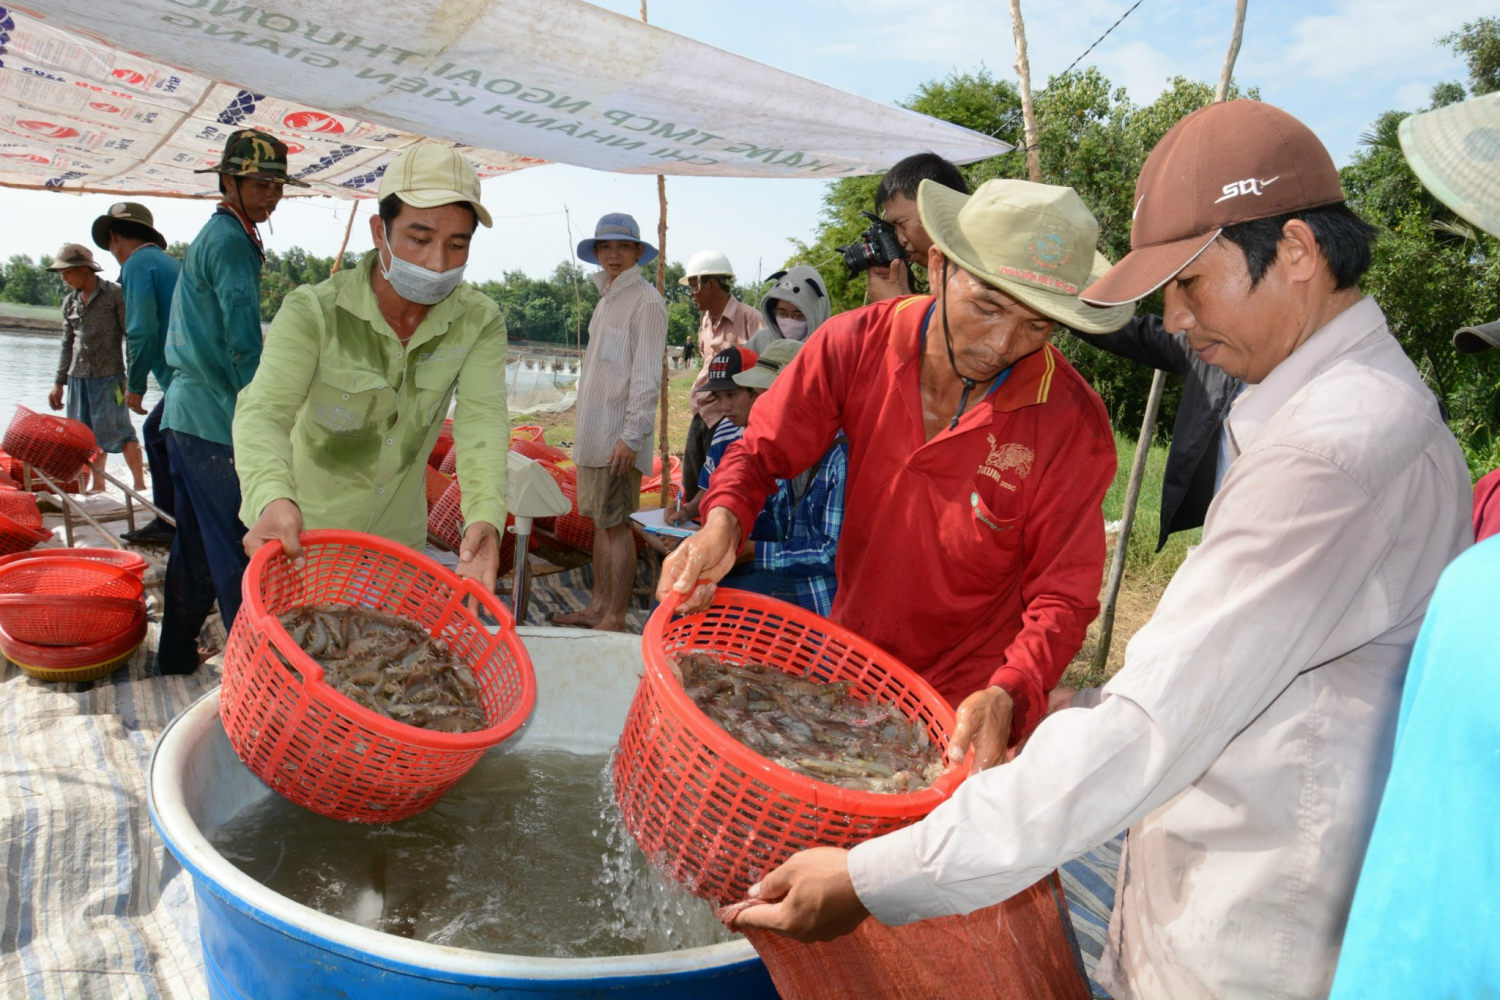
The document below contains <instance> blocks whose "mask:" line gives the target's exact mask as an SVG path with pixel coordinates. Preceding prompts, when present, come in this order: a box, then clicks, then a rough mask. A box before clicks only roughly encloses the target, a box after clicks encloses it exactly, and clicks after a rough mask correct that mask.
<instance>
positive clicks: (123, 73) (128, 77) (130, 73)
mask: <svg viewBox="0 0 1500 1000" xmlns="http://www.w3.org/2000/svg"><path fill="white" fill-rule="evenodd" d="M110 76H112V77H114V78H115V79H116V80H124V81H125V82H126V83H130V84H135V85H137V86H139V85H140V84H143V83H145V82H146V74H145V73H138V72H136V71H135V70H133V69H124V68H121V69H117V70H115V71H114V72H113V73H111V74H110Z"/></svg>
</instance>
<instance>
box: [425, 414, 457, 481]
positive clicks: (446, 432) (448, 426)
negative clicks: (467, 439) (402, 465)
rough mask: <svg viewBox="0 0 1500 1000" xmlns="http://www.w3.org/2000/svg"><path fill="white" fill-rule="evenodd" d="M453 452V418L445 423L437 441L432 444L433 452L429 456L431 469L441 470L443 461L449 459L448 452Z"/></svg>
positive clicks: (428, 460) (428, 462) (428, 461)
mask: <svg viewBox="0 0 1500 1000" xmlns="http://www.w3.org/2000/svg"><path fill="white" fill-rule="evenodd" d="M452 450H453V418H452V417H449V418H448V419H447V420H444V421H443V429H442V430H440V431H438V436H437V440H436V441H434V442H433V443H432V451H431V452H430V453H429V454H428V456H427V464H428V466H429V467H431V468H434V469H437V468H441V466H442V464H443V459H445V458H447V457H448V452H450V451H452Z"/></svg>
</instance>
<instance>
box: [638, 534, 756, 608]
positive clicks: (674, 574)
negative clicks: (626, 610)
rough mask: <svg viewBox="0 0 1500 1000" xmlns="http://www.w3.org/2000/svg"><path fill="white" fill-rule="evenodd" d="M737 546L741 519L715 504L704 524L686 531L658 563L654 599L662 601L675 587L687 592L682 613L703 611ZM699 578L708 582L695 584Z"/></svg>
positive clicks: (728, 566) (732, 564)
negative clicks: (658, 570)
mask: <svg viewBox="0 0 1500 1000" xmlns="http://www.w3.org/2000/svg"><path fill="white" fill-rule="evenodd" d="M739 549H740V519H739V518H737V517H735V516H734V515H733V514H731V513H730V512H729V511H728V510H727V509H725V508H723V507H715V508H714V509H713V510H711V511H709V512H708V520H707V521H705V522H704V524H703V528H702V529H701V530H699V531H695V532H693V533H692V534H691V535H689V536H688V537H687V539H686V540H685V541H684V542H683V543H682V545H680V546H679V547H678V549H677V551H676V552H673V553H672V554H671V555H670V556H668V557H667V559H666V561H665V562H663V563H662V564H661V581H660V582H659V583H658V584H657V585H656V599H657V600H659V601H664V600H666V598H667V595H668V594H670V593H672V591H674V590H675V591H676V592H677V593H679V594H684V595H687V596H686V597H685V598H684V600H683V602H682V605H681V607H680V609H679V610H681V612H682V613H683V614H692V613H693V612H694V611H702V610H703V609H704V608H706V607H708V602H709V601H711V600H713V597H714V587H713V585H714V584H716V583H718V582H719V581H720V580H722V579H724V575H725V574H726V573H728V572H729V571H730V570H732V569H734V561H735V557H736V556H737V555H738V554H739ZM699 580H708V581H710V582H709V583H707V584H705V585H704V586H701V587H698V586H697V584H698V581H699ZM695 587H697V589H696V590H695V589H694V588H695Z"/></svg>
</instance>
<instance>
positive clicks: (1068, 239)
mask: <svg viewBox="0 0 1500 1000" xmlns="http://www.w3.org/2000/svg"><path fill="white" fill-rule="evenodd" d="M917 211H918V212H919V213H920V214H921V217H922V226H923V227H924V228H925V229H926V230H927V235H929V236H931V237H932V242H933V243H934V244H935V245H936V246H937V248H938V249H939V250H941V251H942V252H943V254H944V255H946V256H947V257H948V259H949V260H951V261H953V263H954V264H957V265H958V266H959V267H961V268H963V269H964V270H965V271H968V272H969V273H970V274H972V275H974V277H976V278H978V279H979V280H980V281H982V282H984V283H985V284H987V285H991V286H993V287H994V288H998V289H999V290H1000V291H1002V292H1004V293H1005V294H1006V295H1009V296H1010V297H1011V298H1013V299H1016V300H1017V301H1019V302H1021V303H1022V304H1024V305H1027V306H1030V307H1031V308H1032V309H1035V310H1036V311H1037V312H1039V313H1041V314H1042V315H1043V316H1046V317H1047V318H1048V319H1051V320H1055V321H1056V322H1058V323H1061V324H1062V325H1063V326H1066V327H1068V328H1069V329H1070V330H1076V331H1078V332H1079V333H1112V332H1114V331H1115V330H1118V329H1119V328H1120V327H1122V326H1124V325H1125V324H1126V323H1128V322H1129V321H1130V318H1131V317H1132V316H1133V315H1135V304H1134V303H1127V304H1125V305H1119V306H1109V307H1103V308H1101V307H1099V306H1091V305H1088V304H1087V303H1085V302H1083V301H1082V300H1081V299H1079V297H1078V293H1079V292H1081V291H1082V290H1083V289H1084V288H1086V287H1088V286H1089V285H1090V284H1091V283H1093V282H1094V281H1096V280H1097V279H1098V278H1100V277H1101V276H1102V275H1103V274H1104V272H1105V271H1108V270H1109V268H1110V262H1109V259H1108V258H1106V257H1105V256H1104V254H1102V253H1100V252H1099V249H1098V242H1099V223H1098V222H1097V221H1096V220H1095V219H1094V214H1093V213H1092V212H1090V211H1089V210H1088V207H1087V206H1085V205H1084V203H1083V199H1082V198H1080V197H1078V192H1076V191H1074V190H1073V189H1072V188H1069V187H1056V186H1054V185H1051V184H1034V183H1032V182H1030V181H1019V180H1004V179H997V180H991V181H985V182H984V183H983V184H981V185H980V186H979V188H978V189H977V190H976V191H975V192H974V193H973V194H972V195H966V194H963V193H962V192H959V191H955V190H953V189H952V188H948V187H944V186H943V185H941V184H938V183H935V182H933V181H930V180H926V181H923V182H922V184H921V186H920V187H919V188H917Z"/></svg>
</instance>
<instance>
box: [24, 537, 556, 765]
mask: <svg viewBox="0 0 1500 1000" xmlns="http://www.w3.org/2000/svg"><path fill="white" fill-rule="evenodd" d="M299 537H300V538H301V541H302V546H303V548H304V549H306V548H307V547H308V546H312V545H340V546H344V547H349V548H353V547H358V548H363V549H374V550H376V551H377V552H381V553H383V554H385V555H391V556H395V557H396V558H398V559H402V560H404V561H407V562H409V563H411V564H412V565H414V566H416V567H417V568H418V569H422V570H425V571H427V572H429V573H432V574H433V575H434V576H436V577H438V578H439V579H441V580H442V581H443V582H445V583H448V584H450V585H451V586H452V587H453V589H454V590H455V591H457V592H459V593H461V594H464V595H466V596H472V597H474V598H475V599H477V600H478V601H479V603H480V604H481V605H483V606H484V607H485V609H486V610H488V611H489V612H490V614H491V615H493V616H494V617H495V621H496V622H498V623H499V626H500V630H499V632H497V633H495V634H494V636H493V638H495V639H497V640H499V639H503V638H504V637H505V633H506V630H507V629H509V630H510V631H511V632H512V633H514V632H515V621H514V619H512V618H511V614H510V612H509V611H508V610H507V609H506V607H505V605H503V604H501V603H500V601H499V599H498V598H496V597H495V595H493V594H486V593H485V592H484V588H483V587H481V586H480V585H479V584H477V583H475V582H474V581H473V580H466V579H461V578H460V577H459V576H458V574H456V573H454V572H453V571H452V570H450V569H448V567H446V566H444V565H442V564H441V563H439V562H437V561H435V560H433V559H429V558H428V557H427V556H425V555H423V554H422V553H420V552H418V551H416V550H415V549H412V548H410V547H408V546H405V545H400V544H398V543H396V542H392V541H389V540H388V539H385V538H381V537H380V536H378V535H370V534H366V533H364V532H362V531H349V530H347V529H344V528H314V529H312V530H309V531H304V532H302V534H301V535H300V536H299ZM277 558H285V554H284V552H283V550H282V547H281V543H280V542H279V541H271V542H267V543H266V544H265V545H262V546H261V547H260V549H259V550H258V551H257V552H256V553H255V555H253V556H251V557H250V565H249V566H247V567H246V568H245V575H244V578H243V581H242V583H241V596H242V598H243V601H244V603H243V604H242V605H241V607H240V614H249V615H250V616H251V619H250V620H251V621H252V622H255V623H258V624H259V625H260V626H261V627H263V628H265V629H267V630H274V631H272V635H273V636H274V635H277V634H279V635H281V636H284V637H285V639H286V642H285V643H280V642H274V641H273V642H272V644H273V645H274V646H275V647H276V651H277V652H278V653H280V654H281V655H282V656H283V657H285V658H286V660H287V661H288V663H289V664H290V665H291V666H292V667H294V668H295V669H296V670H297V671H298V672H300V673H301V674H302V675H303V677H304V678H306V683H307V684H309V685H313V686H312V688H311V689H310V690H309V692H308V693H309V695H311V696H312V697H314V698H323V699H327V700H329V701H332V702H333V704H334V706H335V707H337V708H338V710H339V711H340V712H341V713H343V714H344V715H345V716H347V717H349V718H351V719H353V720H354V721H356V722H358V723H359V724H360V725H362V726H364V727H365V728H366V729H368V730H371V731H373V732H376V733H380V734H383V735H387V736H393V737H395V738H398V739H400V740H402V741H404V742H406V743H410V744H412V745H414V746H419V747H422V748H423V749H426V750H453V751H460V750H486V749H489V748H490V747H493V746H498V745H499V744H500V743H503V742H504V741H505V740H508V739H509V738H510V737H511V736H513V735H514V734H515V732H516V730H518V729H520V728H521V727H522V726H523V725H525V724H526V720H527V719H529V718H530V717H531V710H532V708H533V707H535V705H536V673H535V671H534V669H533V668H532V666H531V654H530V653H528V652H527V651H526V647H525V645H524V644H523V643H522V642H521V641H520V637H519V636H517V637H516V642H515V645H516V647H517V648H518V650H519V652H520V659H521V665H522V666H523V667H524V669H523V670H522V671H521V696H520V698H519V699H517V701H516V704H515V705H514V706H513V707H512V708H511V710H510V713H509V714H508V715H506V716H504V717H502V718H501V719H500V721H499V722H496V723H495V724H494V725H492V726H486V727H485V728H484V729H479V730H476V731H474V732H472V733H440V732H437V731H436V730H432V729H423V728H422V727H421V726H413V725H411V724H409V723H405V722H400V721H398V720H396V719H392V718H388V717H387V716H384V715H381V714H379V713H378V712H372V711H371V710H370V709H368V708H365V707H364V706H363V705H361V704H359V703H358V702H356V701H354V700H353V699H351V698H349V697H348V696H346V695H344V694H341V693H339V691H338V690H337V689H336V688H335V687H334V686H333V685H331V684H329V683H328V682H327V681H326V680H324V679H323V665H322V664H320V663H319V662H318V661H317V660H315V659H313V658H312V657H311V656H309V655H308V654H307V653H306V652H304V651H303V649H302V647H300V646H298V645H297V643H296V642H294V641H293V640H292V636H291V633H289V632H288V631H287V630H286V629H285V628H284V627H283V626H282V624H281V620H280V619H279V618H277V617H276V616H275V615H273V614H271V613H270V612H269V611H267V610H266V603H265V600H264V598H262V597H261V594H260V580H261V578H262V577H263V576H264V575H265V571H266V567H267V565H269V564H270V562H271V560H272V559H277ZM0 569H3V567H0ZM329 603H336V602H329ZM353 606H354V605H350V607H353ZM459 607H460V609H463V605H462V602H460V604H459ZM463 610H466V609H463ZM478 627H479V628H482V629H484V630H485V631H486V632H488V631H489V628H488V627H487V626H485V625H483V624H480V625H479V626H478ZM423 631H426V630H425V629H424V630H423ZM429 634H430V633H429Z"/></svg>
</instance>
